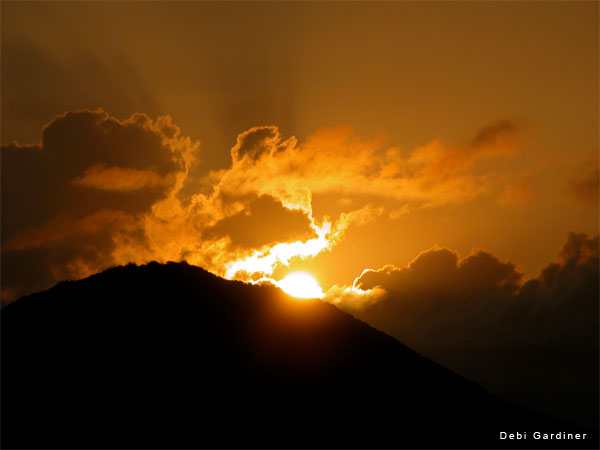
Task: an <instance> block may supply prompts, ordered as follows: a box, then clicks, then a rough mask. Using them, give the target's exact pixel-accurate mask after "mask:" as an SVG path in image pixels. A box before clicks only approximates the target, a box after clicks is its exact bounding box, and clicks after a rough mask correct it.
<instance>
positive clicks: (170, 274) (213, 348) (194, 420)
mask: <svg viewBox="0 0 600 450" xmlns="http://www.w3.org/2000/svg"><path fill="white" fill-rule="evenodd" d="M500 431H507V432H511V433H514V432H521V433H522V432H527V434H528V439H527V440H526V441H523V440H521V441H507V440H502V441H501V440H499V438H498V436H499V432H500ZM534 431H542V432H552V433H556V432H559V431H571V432H582V431H581V430H579V429H578V428H577V427H575V426H573V425H569V424H565V423H562V422H558V421H555V420H554V419H551V418H549V417H546V416H543V415H540V414H537V413H533V412H530V411H527V410H525V409H522V408H520V407H517V406H514V405H512V404H509V403H507V402H505V401H503V400H501V399H499V398H497V397H495V396H492V395H491V394H489V393H487V392H486V391H484V390H483V389H481V388H480V387H478V386H477V385H476V384H474V383H472V382H469V381H467V380H465V379H463V378H461V377H459V376H457V375H455V374H454V373H452V372H450V371H449V370H447V369H444V368H443V367H441V366H439V365H437V364H435V363H433V362H431V361H429V360H428V359H426V358H423V357H421V356H420V355H418V354H417V353H415V352H413V351H412V350H410V349H408V348H407V347H405V346H404V345H402V344H401V343H399V342H398V341H396V340H395V339H393V338H391V337H389V336H387V335H386V334H384V333H381V332H379V331H377V330H375V329H373V328H371V327H369V326H368V325H366V324H365V323H363V322H360V321H358V320H356V319H354V318H353V317H352V316H350V315H348V314H345V313H343V312H341V311H340V310H338V309H337V308H335V307H334V306H331V305H329V304H326V303H323V302H321V301H317V300H315V301H297V300H292V299H290V298H289V297H287V296H286V295H285V294H283V293H282V292H281V291H279V290H278V289H275V288H273V287H268V286H260V287H259V286H251V285H246V284H242V283H239V282H231V281H226V280H223V279H220V278H218V277H216V276H214V275H212V274H210V273H208V272H206V271H204V270H203V269H200V268H198V267H194V266H189V265H187V264H183V263H181V264H175V263H169V264H166V265H160V264H157V263H151V264H148V265H145V266H139V267H138V266H126V267H118V268H114V269H111V270H108V271H106V272H103V273H101V274H98V275H94V276H92V277H89V278H87V279H85V280H81V281H76V282H63V283H60V284H58V285H57V286H55V287H54V288H52V289H50V290H48V291H44V292H40V293H38V294H34V295H31V296H28V297H25V298H23V299H21V300H19V301H17V302H15V303H13V304H11V305H9V306H7V307H6V308H4V309H3V310H2V447H3V448H12V447H26V448H56V447H71V448H72V447H77V448H89V447H97V448H99V447H101V448H114V447H118V448H128V447H138V448H139V447H144V448H156V447H160V448H163V447H168V448H191V447H368V448H374V447H386V448H391V447H393V448H401V447H409V448H413V447H421V448H423V447H425V448H431V447H477V448H483V447H501V448H504V447H510V446H512V447H518V448H524V447H534V446H538V447H541V448H548V447H555V446H558V447H561V448H574V447H578V446H583V447H588V448H594V447H597V434H594V436H591V437H592V439H589V438H588V439H586V440H585V441H577V440H570V441H564V440H562V441H539V440H534V439H533V432H534ZM583 432H586V431H583ZM588 437H590V436H589V432H588Z"/></svg>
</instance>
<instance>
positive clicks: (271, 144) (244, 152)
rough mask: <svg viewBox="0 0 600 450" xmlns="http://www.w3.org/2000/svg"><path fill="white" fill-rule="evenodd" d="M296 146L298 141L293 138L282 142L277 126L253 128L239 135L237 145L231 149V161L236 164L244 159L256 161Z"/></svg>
mask: <svg viewBox="0 0 600 450" xmlns="http://www.w3.org/2000/svg"><path fill="white" fill-rule="evenodd" d="M295 144H296V139H295V138H293V137H292V138H290V139H288V140H286V141H284V142H281V134H280V133H279V129H278V128H277V127H275V126H264V127H253V128H251V129H249V130H248V131H244V132H243V133H240V134H239V135H238V137H237V143H236V144H235V146H234V147H233V148H232V149H231V159H232V160H233V162H234V163H235V162H237V161H241V160H243V159H244V157H248V158H249V159H250V160H252V161H256V160H258V159H259V158H260V157H261V156H262V155H264V154H268V155H271V156H272V155H274V154H275V153H277V152H279V151H282V150H285V149H286V148H288V147H293V146H294V145H295Z"/></svg>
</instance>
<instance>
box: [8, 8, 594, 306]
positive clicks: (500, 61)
mask: <svg viewBox="0 0 600 450" xmlns="http://www.w3.org/2000/svg"><path fill="white" fill-rule="evenodd" d="M597 19H598V4H597V3H596V2H515V3H504V2H482V3H475V2H465V3H460V2H441V3H437V2H426V3H412V2H397V3H396V2H385V3H370V2H369V3H366V2H365V3H344V2H340V3H338V2H335V3H333V2H332V3H330V2H326V3H291V4H283V3H272V2H267V3H250V2H244V3H208V2H197V3H196V2H194V3H192V2H183V3H176V4H173V3H159V2H148V3H139V2H135V3H113V2H110V3H104V2H99V3H91V2H90V3H83V2H82V3H71V2H65V3H53V2H49V3H43V4H38V3H34V2H27V3H20V2H3V3H2V105H1V106H2V144H5V145H6V146H7V147H6V148H5V149H3V167H2V170H3V174H2V175H3V177H2V178H3V186H2V187H3V224H2V225H3V230H2V231H3V233H2V245H3V256H4V257H5V258H14V259H15V262H14V264H13V265H12V268H10V269H6V271H5V270H4V269H3V271H4V273H3V289H4V292H10V291H11V289H13V291H14V292H26V291H28V290H31V289H33V288H32V287H29V288H27V282H26V281H23V279H24V278H25V277H24V276H23V275H22V273H23V272H25V271H27V270H33V269H31V267H33V266H35V267H37V266H44V268H42V267H40V268H39V270H40V271H45V272H46V275H45V278H44V277H39V279H45V284H49V283H51V282H53V281H56V280H59V279H62V278H68V277H77V276H83V275H85V274H87V273H90V272H94V271H96V270H100V269H102V268H104V267H106V266H109V265H111V264H121V263H125V262H127V261H130V260H131V261H137V262H142V261H146V260H149V259H159V260H166V259H175V260H179V259H188V260H190V262H194V263H198V264H201V265H204V266H205V267H207V268H209V269H210V270H213V271H215V272H216V273H219V274H221V275H224V274H226V272H227V270H228V268H229V267H230V266H231V264H232V261H234V260H236V259H239V258H242V259H243V258H245V257H251V256H252V255H254V254H255V252H257V251H260V252H263V256H264V255H267V256H269V255H270V256H269V258H274V259H273V261H280V262H281V261H282V259H281V258H282V256H275V252H279V253H278V254H283V253H281V252H284V253H285V252H290V251H291V252H297V253H300V254H304V255H305V256H306V258H304V259H302V258H291V259H288V260H287V261H285V262H288V263H289V264H290V266H289V267H288V266H285V265H281V264H279V265H275V266H272V267H273V269H274V270H273V272H272V273H269V274H267V275H269V276H273V277H275V278H277V279H278V278H281V277H282V276H283V275H285V273H287V272H288V271H290V270H293V269H303V270H308V271H310V272H312V273H313V274H314V275H315V276H316V277H317V278H318V279H319V281H320V283H321V285H322V286H323V288H324V290H327V289H329V288H330V287H331V286H332V285H334V284H335V285H338V286H349V285H351V284H352V282H353V280H354V279H355V278H356V277H358V276H359V275H360V274H361V272H362V271H363V270H364V269H367V268H371V269H377V268H380V267H382V266H384V265H386V264H393V265H396V266H398V267H402V266H405V265H406V264H407V263H409V262H410V261H411V260H413V259H414V258H415V257H416V255H417V254H419V252H421V251H424V250H426V249H429V248H431V247H432V246H434V245H437V246H442V247H448V248H450V249H453V250H455V251H457V252H459V254H460V255H462V256H466V255H468V254H469V253H470V252H471V251H472V250H473V249H478V248H480V249H485V250H486V251H489V252H491V253H492V254H494V255H496V256H497V257H498V258H500V259H501V260H510V261H512V262H514V263H515V264H516V265H517V268H518V270H519V271H520V272H522V273H524V274H525V276H526V278H530V277H534V276H536V275H537V274H538V272H539V271H540V270H541V269H542V268H543V267H545V266H546V264H547V263H548V262H549V261H551V260H553V259H554V257H555V255H556V253H557V251H558V250H559V249H560V248H561V246H562V244H563V243H564V242H565V240H566V237H567V234H568V233H569V232H571V231H575V232H583V233H588V234H592V235H593V234H595V233H597V232H598V196H597V194H598V192H597V191H598V157H597V155H598V149H599V143H598V121H599V118H598V98H599V93H598V77H599V71H598V51H599V48H598V20H597ZM97 108H103V110H104V111H106V112H95V113H80V114H79V115H77V114H73V115H71V116H64V117H63V116H60V117H59V115H60V114H62V113H64V112H66V111H71V112H76V111H80V110H91V111H95V110H97ZM135 113H140V114H139V115H137V116H132V114H135ZM161 116H169V118H163V119H157V118H158V117H161ZM48 124H51V125H49V126H48V127H47V128H46V132H45V134H43V133H42V127H43V126H45V125H48ZM261 127H262V128H261ZM107 129H110V130H111V131H110V132H107V131H106V130H107ZM174 130H176V134H174V133H175V131H174ZM42 136H44V138H43V142H42V144H41V149H39V148H37V147H32V148H31V153H34V154H38V155H39V154H42V157H40V158H38V159H40V161H37V160H36V158H37V157H32V158H31V159H32V160H36V161H33V162H32V161H29V160H28V159H27V158H29V157H24V156H23V155H22V153H23V149H20V147H19V146H28V145H29V146H31V145H38V144H39V143H40V140H41V139H42ZM244 137H245V138H246V141H244ZM13 141H16V142H18V146H14V145H13V146H12V147H11V146H10V145H9V144H11V142H13ZM236 142H238V144H236ZM9 147H10V148H11V149H9ZM28 148H29V147H28ZM236 149H237V150H236ZM240 149H241V150H240ZM19 151H20V153H19ZM240 151H241V153H240ZM11 152H12V153H11ZM9 153H11V154H15V155H16V156H10V155H9ZM7 155H9V156H7ZM169 155H171V156H169ZM13 158H14V159H15V161H13ZM42 160H43V162H42ZM36 171H40V172H39V174H38V172H36ZM8 172H10V174H9V173H8ZM50 172H52V173H50ZM26 174H29V175H26ZM13 178H14V183H13ZM11 183H12V184H11ZM19 183H21V184H19ZM261 196H262V197H261ZM24 203H26V206H24ZM327 223H328V224H329V225H326V224H327ZM324 226H329V227H330V229H331V230H332V231H331V233H330V234H329V235H328V237H327V238H326V239H325V238H323V239H325V240H323V241H319V239H321V238H319V233H318V232H317V231H316V230H324V228H323V227H324ZM69 227H71V228H72V229H71V231H69ZM319 232H320V233H324V231H319ZM70 233H71V234H70ZM73 233H74V234H76V235H77V236H80V237H81V243H80V244H79V247H78V248H69V249H68V250H66V249H65V248H66V247H69V245H72V242H74V241H73V238H72V235H73ZM98 233H102V234H103V237H102V238H101V239H100V238H98V236H97V234H98ZM336 233H337V234H336ZM323 236H325V235H324V234H323ZM310 239H312V240H313V241H309V240H310ZM297 240H299V241H300V242H304V243H306V245H305V246H304V247H303V248H302V249H299V248H298V249H291V250H290V249H287V248H284V247H279V248H278V249H277V250H273V251H272V252H271V253H269V249H270V248H271V247H272V246H273V245H275V244H277V243H288V244H289V243H292V242H295V241H297ZM307 242H308V243H307ZM311 242H312V243H311ZM309 247H310V248H309ZM303 252H304V253H303ZM7 255H8V256H7ZM28 258H35V260H36V261H37V262H36V263H35V264H34V265H33V266H32V265H31V264H30V263H28V262H27V261H28ZM278 258H279V259H278ZM283 258H284V259H285V257H283ZM11 261H12V260H11ZM269 261H271V260H269ZM267 262H268V261H267ZM265 274H266V272H260V273H256V274H255V275H254V277H253V278H254V279H257V278H259V277H260V276H261V275H265ZM238 276H240V277H242V278H244V277H245V276H241V275H239V274H238ZM246 278H248V277H246ZM11 280H15V281H14V283H15V286H17V285H19V284H20V285H21V288H17V287H14V288H13V287H11V286H10V283H11V282H12V281H11ZM42 285H44V283H41V285H40V286H37V287H38V288H39V287H42ZM46 287H47V286H46ZM15 295H16V294H15Z"/></svg>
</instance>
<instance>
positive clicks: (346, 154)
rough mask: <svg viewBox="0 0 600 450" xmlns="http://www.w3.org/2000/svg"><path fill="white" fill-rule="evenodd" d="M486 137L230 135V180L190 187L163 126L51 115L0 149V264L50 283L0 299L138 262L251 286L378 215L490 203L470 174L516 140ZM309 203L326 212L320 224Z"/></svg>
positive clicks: (194, 150) (190, 160)
mask: <svg viewBox="0 0 600 450" xmlns="http://www.w3.org/2000/svg"><path fill="white" fill-rule="evenodd" d="M490 130H491V131H490ZM494 130H495V131H494ZM486 133H487V134H486V136H487V137H486V138H485V139H483V138H481V137H480V138H476V139H475V142H476V143H475V144H473V143H472V144H468V145H466V146H462V147H447V146H444V145H443V144H442V143H441V142H440V141H439V140H434V141H432V142H431V143H429V144H427V145H425V146H423V147H420V148H417V149H415V150H413V151H409V152H406V151H402V150H401V149H398V148H394V147H392V148H386V147H385V146H384V139H383V138H382V137H376V138H373V139H363V138H360V137H358V136H356V135H355V134H354V133H353V132H352V130H351V129H350V128H348V127H343V126H342V127H338V128H333V129H321V130H318V131H317V132H316V133H315V134H314V135H312V136H310V137H309V138H307V139H306V140H305V141H304V142H302V143H299V142H298V141H297V139H296V138H295V137H293V136H292V137H287V138H284V137H283V136H282V135H281V133H280V132H279V129H278V128H277V127H275V126H258V127H253V128H250V129H249V130H247V131H244V132H242V133H240V134H239V136H238V138H237V142H236V144H235V145H234V146H233V148H232V149H231V151H230V154H231V166H230V167H228V168H225V169H221V170H215V171H209V172H208V174H207V175H205V176H204V177H203V178H202V179H198V178H194V177H192V176H190V173H192V172H193V171H191V170H190V169H192V168H193V167H194V166H196V165H198V164H199V148H200V144H199V142H195V141H192V140H191V139H189V138H187V137H184V136H182V135H181V132H180V130H179V128H178V127H177V126H176V125H175V124H174V123H173V121H172V119H171V118H170V117H168V116H165V117H159V118H157V119H156V120H153V119H151V118H150V117H148V116H147V115H145V114H139V113H138V114H133V115H131V116H130V117H128V118H126V119H123V120H120V119H117V118H115V117H111V116H110V115H109V114H108V113H107V112H106V111H104V110H102V109H98V110H82V111H77V112H67V113H64V114H61V115H59V116H57V117H56V118H55V119H54V120H52V121H51V122H50V123H48V124H47V125H46V126H45V127H43V129H42V138H41V142H40V143H39V144H37V145H19V144H17V143H13V144H9V145H5V146H2V216H3V221H2V253H3V258H12V259H15V260H16V259H22V258H23V257H24V256H23V255H24V254H25V253H27V254H30V255H34V254H35V255H36V257H38V258H41V259H42V260H44V261H46V264H47V265H48V269H47V270H46V272H47V273H53V274H55V275H56V277H55V279H53V280H51V277H50V276H41V275H39V274H38V275H39V276H38V275H36V274H35V273H33V272H32V273H27V274H19V272H18V271H16V270H15V271H6V274H5V276H3V279H2V289H3V293H4V295H3V298H4V300H6V299H10V298H14V297H15V296H17V295H20V294H22V293H25V292H30V291H31V290H32V289H33V287H32V288H31V289H27V288H26V286H28V282H26V281H25V280H26V279H27V280H29V281H31V280H32V279H34V278H36V277H38V279H40V280H41V279H43V280H46V282H47V283H48V284H50V283H51V282H54V281H58V280H60V279H62V278H69V277H79V276H82V274H84V275H85V274H89V273H92V272H94V271H98V270H101V269H103V268H106V267H107V266H110V265H116V264H124V263H127V262H138V263H143V262H147V261H149V260H158V261H167V260H175V261H179V260H182V259H186V260H188V261H189V262H190V263H192V264H197V265H201V266H203V267H205V268H206V269H208V270H211V271H213V272H214V273H216V274H218V275H221V276H227V277H236V278H239V279H244V280H257V279H260V278H264V277H265V276H269V275H270V274H272V273H274V271H275V269H276V268H277V267H281V266H286V265H288V264H290V263H291V262H292V261H294V260H295V259H296V258H313V257H315V256H316V255H318V254H320V253H321V252H323V251H330V250H331V248H332V247H333V246H335V245H336V244H337V243H338V242H340V240H341V239H343V236H344V234H345V231H346V229H347V228H348V227H350V226H360V225H361V224H364V223H367V222H369V221H372V220H373V219H375V218H376V217H379V216H381V215H383V214H385V213H386V212H387V209H388V208H389V207H390V206H391V207H392V210H391V212H389V214H391V215H392V216H394V217H397V216H398V215H399V214H400V212H401V214H408V213H409V212H410V211H412V210H414V209H417V208H426V207H432V206H435V205H441V204H446V203H451V202H461V201H468V200H470V199H472V198H474V197H476V196H477V195H479V194H482V193H484V192H487V191H489V187H490V185H491V183H492V181H493V179H494V177H495V174H494V173H492V172H489V171H484V172H481V170H480V171H479V173H476V172H475V171H471V169H473V168H475V167H476V165H477V162H478V161H479V160H483V159H486V158H489V157H502V156H503V155H506V154H508V153H510V151H514V150H515V148H512V147H510V146H507V145H505V143H506V142H508V140H507V139H508V138H507V136H512V135H513V134H516V133H518V127H516V126H511V127H509V126H508V125H506V124H504V125H503V126H496V128H493V127H492V129H488V130H487V131H486ZM479 134H481V132H480V133H479ZM494 136H496V137H494ZM500 141H502V142H503V144H502V145H500V144H499V142H500ZM508 147H510V149H507V148H508ZM509 150H510V151H509ZM442 168H443V170H442ZM25 174H26V175H25ZM315 196H319V197H320V198H324V197H327V196H331V198H333V199H334V201H333V202H331V203H329V202H328V203H327V204H324V206H325V208H324V209H323V208H321V210H320V212H319V216H316V215H315V213H314V210H313V198H314V197H315ZM335 199H338V200H335ZM389 214H388V215H389ZM105 228H106V230H105ZM99 234H102V235H103V238H99V237H98V236H99ZM74 236H78V237H77V239H75V238H74ZM74 241H77V242H78V245H80V246H81V248H82V249H83V248H85V249H86V250H85V255H86V256H85V257H81V256H80V255H77V251H76V248H75V247H73V246H72V245H71V244H70V243H71V242H74ZM32 257H33V256H32ZM32 267H34V265H32ZM35 267H37V266H35ZM3 274H4V271H3ZM50 280H51V281H50ZM16 285H19V286H21V287H22V288H23V289H22V290H21V291H19V290H18V289H16V288H15V287H14V286H16ZM31 286H33V284H31ZM36 286H38V284H36ZM44 287H48V286H44ZM7 293H10V294H7Z"/></svg>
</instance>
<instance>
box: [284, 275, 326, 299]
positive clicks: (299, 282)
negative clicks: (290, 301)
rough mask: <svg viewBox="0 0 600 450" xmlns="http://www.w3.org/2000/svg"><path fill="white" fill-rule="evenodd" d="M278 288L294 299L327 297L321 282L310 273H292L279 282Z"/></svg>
mask: <svg viewBox="0 0 600 450" xmlns="http://www.w3.org/2000/svg"><path fill="white" fill-rule="evenodd" d="M277 286H279V287H280V288H281V290H282V291H283V292H285V293H287V294H290V295H291V296H292V297H297V298H323V297H324V296H325V294H324V293H323V289H321V286H319V282H318V281H317V280H316V278H315V277H313V276H312V275H311V274H310V273H308V272H301V271H298V272H292V273H290V274H288V275H286V276H285V277H284V278H283V280H280V281H278V282H277Z"/></svg>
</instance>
